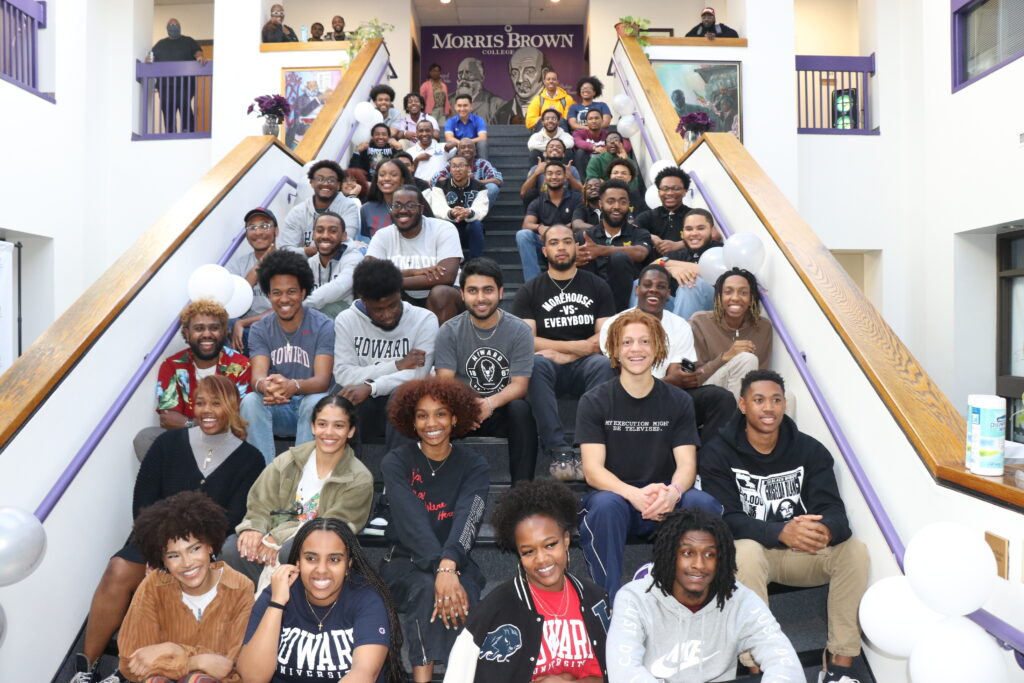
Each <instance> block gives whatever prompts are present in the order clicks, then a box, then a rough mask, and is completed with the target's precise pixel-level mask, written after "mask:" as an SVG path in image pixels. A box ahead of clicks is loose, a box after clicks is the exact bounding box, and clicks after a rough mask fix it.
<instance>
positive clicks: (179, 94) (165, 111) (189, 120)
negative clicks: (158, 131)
mask: <svg viewBox="0 0 1024 683" xmlns="http://www.w3.org/2000/svg"><path fill="white" fill-rule="evenodd" d="M156 89H157V91H158V92H159V93H160V113H161V115H162V116H163V119H164V132H165V133H178V132H181V133H194V132H195V130H196V114H195V111H194V110H193V109H192V98H193V97H195V94H196V79H195V77H194V76H168V77H166V78H159V79H157V85H156ZM179 112H180V113H181V127H180V129H179V127H178V126H177V120H176V117H177V114H178V113H179Z"/></svg>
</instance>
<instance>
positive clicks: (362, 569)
mask: <svg viewBox="0 0 1024 683" xmlns="http://www.w3.org/2000/svg"><path fill="white" fill-rule="evenodd" d="M314 531H333V532H334V533H335V534H337V535H338V538H340V539H341V540H342V542H343V543H344V544H345V549H346V550H347V551H348V557H349V568H348V573H346V580H347V578H348V574H355V575H357V576H359V577H360V578H362V579H363V580H364V581H365V582H366V585H368V586H369V587H370V588H372V589H373V590H375V591H377V594H378V595H380V597H381V599H382V600H383V601H384V608H385V610H387V613H388V628H390V629H391V647H389V648H388V658H387V662H386V664H385V669H386V671H387V673H386V675H385V680H387V681H389V683H400V682H402V681H405V670H404V669H403V668H402V627H401V625H400V624H399V623H398V612H397V611H396V610H395V604H394V601H393V600H392V599H391V591H389V590H388V587H387V584H385V583H384V579H382V578H381V577H380V574H378V573H377V571H376V570H375V569H374V568H373V565H372V564H371V563H370V561H369V559H367V557H366V554H365V553H364V552H363V548H362V546H360V545H359V541H358V540H357V539H356V535H355V534H354V533H353V532H352V529H350V528H349V526H348V524H347V523H345V522H343V521H341V520H340V519H335V518H333V517H316V518H315V519H312V520H310V521H308V522H306V523H305V524H303V525H302V526H301V527H300V528H299V531H298V533H296V534H295V538H294V540H293V541H292V549H291V552H290V553H288V564H292V565H295V566H298V562H299V558H300V557H301V556H302V545H303V543H305V542H306V538H307V537H308V536H309V535H310V534H311V533H313V532H314Z"/></svg>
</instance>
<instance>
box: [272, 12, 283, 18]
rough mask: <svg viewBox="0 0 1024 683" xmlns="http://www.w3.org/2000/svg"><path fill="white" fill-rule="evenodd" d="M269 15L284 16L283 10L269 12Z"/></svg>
mask: <svg viewBox="0 0 1024 683" xmlns="http://www.w3.org/2000/svg"><path fill="white" fill-rule="evenodd" d="M270 16H272V17H283V16H284V12H271V13H270Z"/></svg>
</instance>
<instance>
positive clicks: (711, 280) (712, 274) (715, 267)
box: [697, 247, 728, 287]
mask: <svg viewBox="0 0 1024 683" xmlns="http://www.w3.org/2000/svg"><path fill="white" fill-rule="evenodd" d="M697 266H698V267H699V268H700V276H701V277H702V278H704V282H706V283H708V284H709V285H711V286H712V287H714V285H715V282H717V281H718V278H719V277H720V276H721V275H722V273H724V272H725V271H727V270H728V268H726V267H725V261H724V257H723V255H722V247H711V248H710V249H708V250H707V251H705V252H704V253H703V254H701V255H700V261H698V262H697Z"/></svg>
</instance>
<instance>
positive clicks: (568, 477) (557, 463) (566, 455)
mask: <svg viewBox="0 0 1024 683" xmlns="http://www.w3.org/2000/svg"><path fill="white" fill-rule="evenodd" d="M573 455H574V454H573V452H572V449H569V448H566V449H562V450H557V451H551V466H550V467H548V472H549V473H550V474H551V476H552V477H554V478H555V479H558V480H559V481H574V480H575V479H576V468H575V467H574V466H573Z"/></svg>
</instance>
